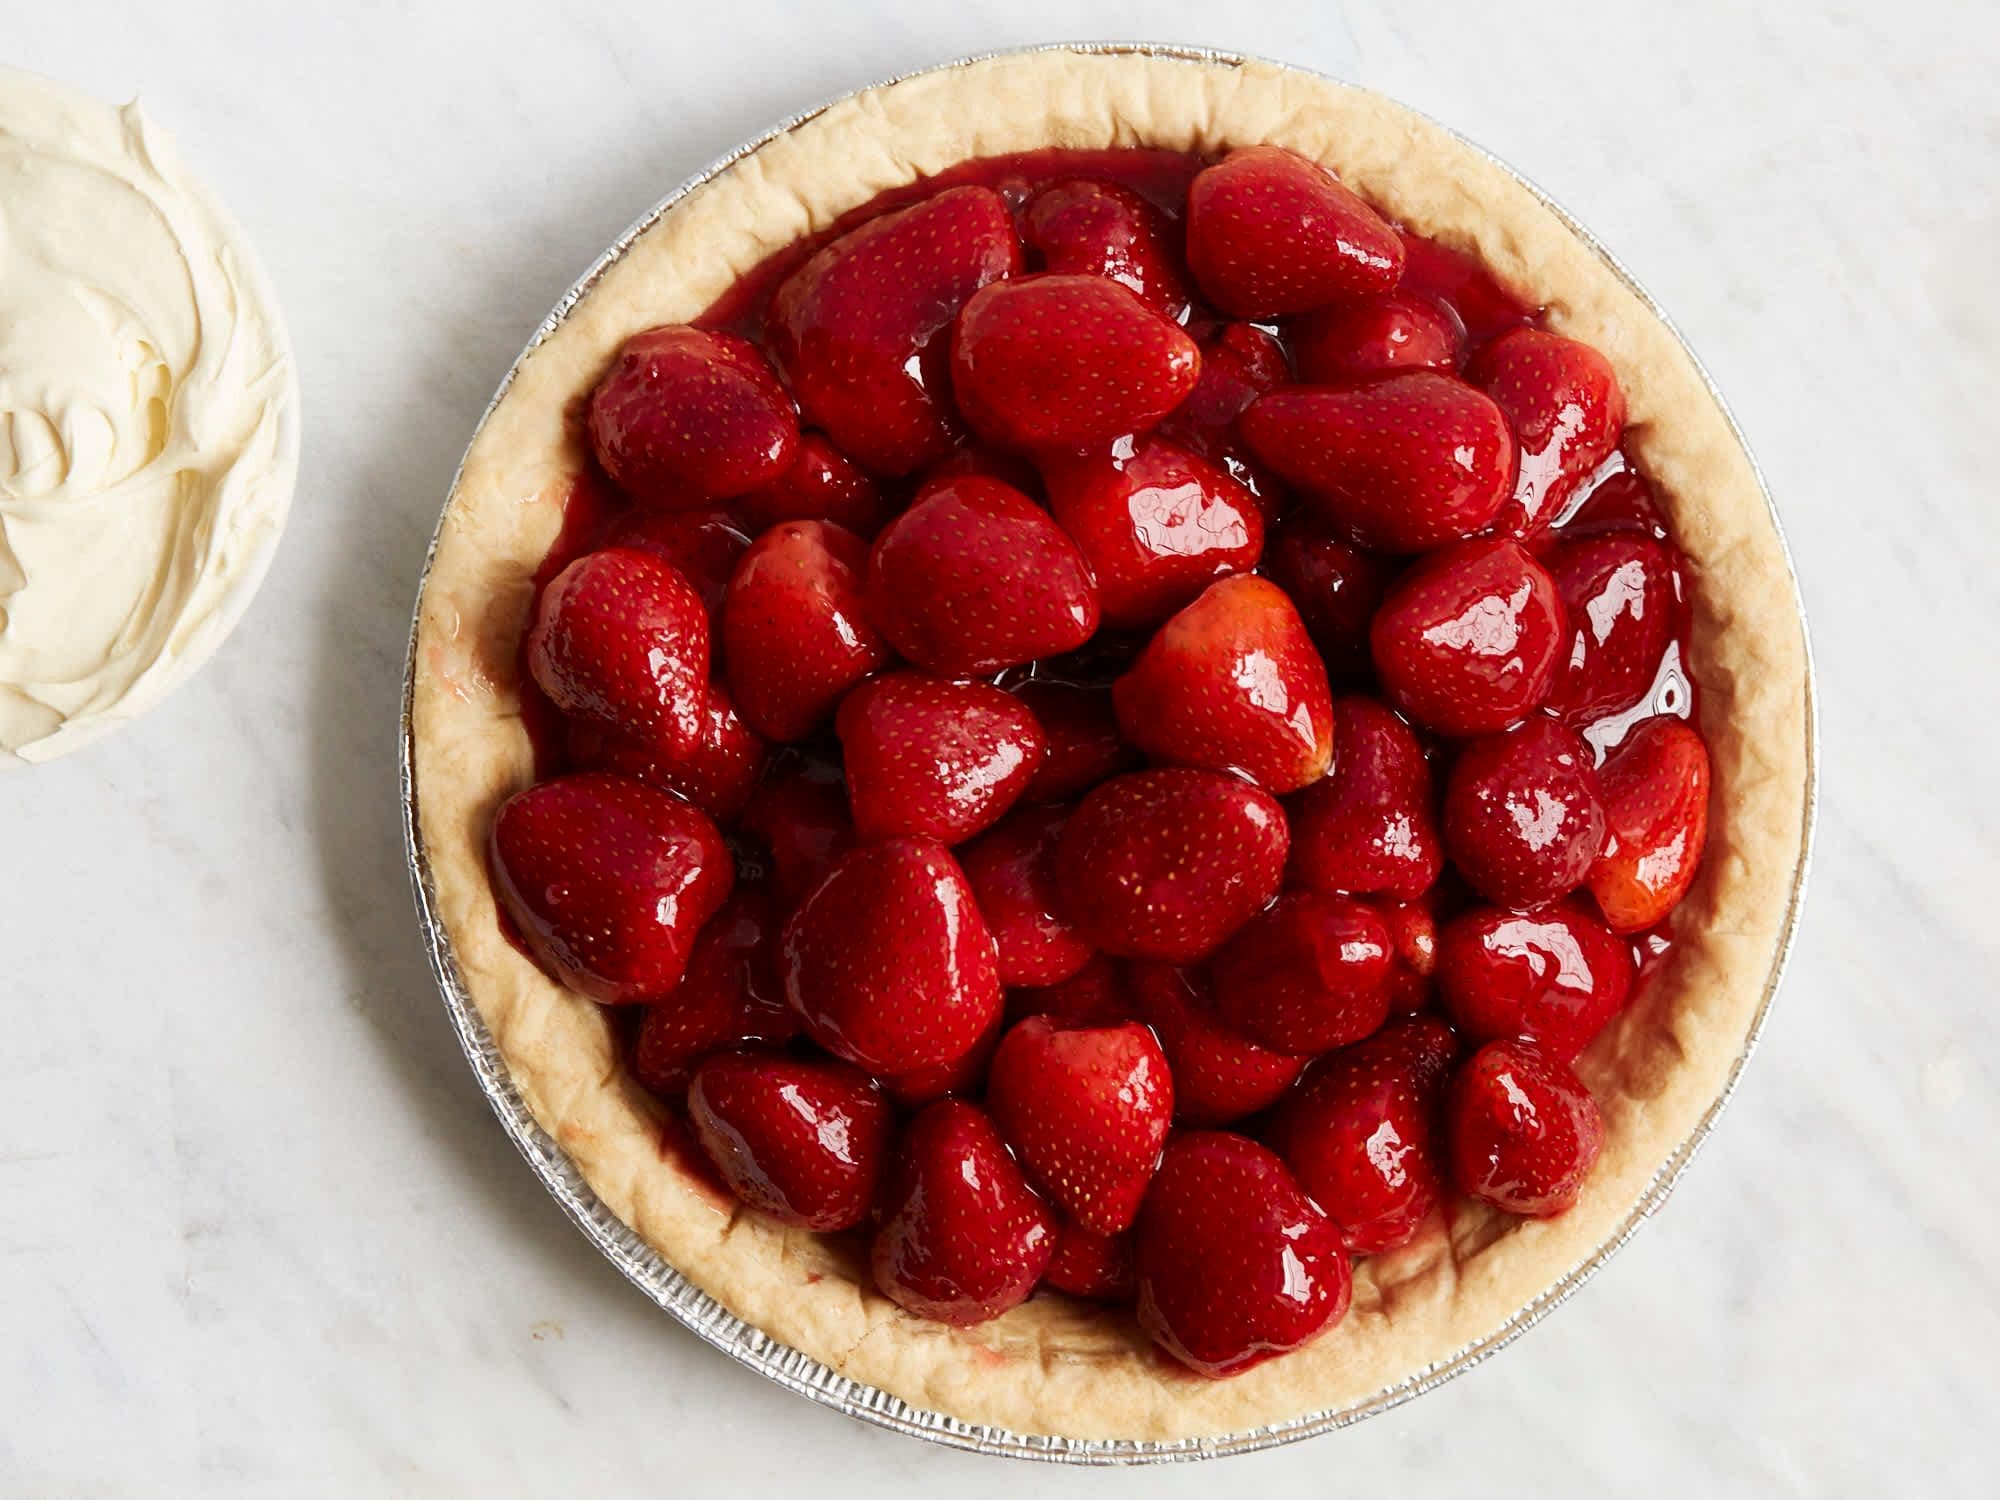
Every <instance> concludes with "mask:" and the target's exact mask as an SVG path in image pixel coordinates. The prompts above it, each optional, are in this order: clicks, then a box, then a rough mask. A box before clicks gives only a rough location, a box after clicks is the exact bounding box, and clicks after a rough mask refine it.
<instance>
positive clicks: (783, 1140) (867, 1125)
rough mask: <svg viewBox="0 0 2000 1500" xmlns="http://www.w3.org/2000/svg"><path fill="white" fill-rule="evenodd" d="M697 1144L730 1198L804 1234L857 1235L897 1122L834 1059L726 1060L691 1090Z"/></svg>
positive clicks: (704, 1070)
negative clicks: (854, 1231) (726, 1186)
mask: <svg viewBox="0 0 2000 1500" xmlns="http://www.w3.org/2000/svg"><path fill="white" fill-rule="evenodd" d="M687 1104H688V1120H689V1123H690V1124H692V1125H693V1127H694V1133H695V1139H696V1140H697V1141H698V1142H700V1144H701V1149H702V1151H703V1153H704V1154H706V1155H707V1157H708V1159H709V1161H710V1163H712V1164H713V1165H714V1167H715V1170H716V1171H717V1172H718V1173H720V1174H721V1176H722V1180H723V1181H724V1182H726V1183H728V1184H729V1187H730V1190H731V1191H732V1192H734V1193H735V1194H736V1196H737V1197H739V1198H741V1199H742V1200H743V1201H744V1202H745V1203H747V1204H749V1205H750V1206H751V1207H752V1208H754V1209H756V1210H757V1211H758V1212H760V1213H762V1214H764V1215H766V1216H767V1217H769V1218H773V1219H776V1220H777V1221H778V1222H779V1223H780V1224H791V1225H794V1226H796V1227H798V1228H800V1229H813V1230H818V1231H820V1232H821V1233H829V1232H832V1231H834V1230H839V1229H852V1228H853V1227H854V1226H855V1225H856V1224H859V1223H860V1222H861V1221H862V1220H863V1219H865V1218H866V1217H867V1216H868V1210H869V1208H870V1207H871V1206H872V1205H873V1203H874V1199H875V1185H876V1182H877V1180H878V1178H879V1177H880V1176H881V1172H882V1166H883V1161H884V1159H885V1158H886V1157H887V1155H888V1151H889V1135H890V1131H891V1128H892V1127H891V1115H890V1110H889V1102H888V1100H887V1099H885V1098H883V1096H882V1090H881V1087H880V1086H879V1085H878V1084H877V1083H876V1082H875V1080H874V1079H872V1078H870V1077H869V1076H868V1075H867V1074H866V1073H863V1072H861V1071H860V1070H859V1069H857V1068H851V1067H849V1066H848V1065H847V1064H846V1063H839V1062H834V1061H832V1060H831V1059H827V1058H818V1059H814V1058H804V1057H786V1056H782V1055H778V1054H771V1053H756V1052H723V1053H718V1054H717V1055H716V1056H714V1057H711V1058H709V1059H708V1061H707V1062H705V1063H703V1064H702V1065H701V1066H700V1067H699V1068H698V1069H696V1070H695V1075H694V1081H693V1083H691V1084H690V1085H689V1086H688V1100H687Z"/></svg>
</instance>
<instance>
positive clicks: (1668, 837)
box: [1589, 718, 1709, 932]
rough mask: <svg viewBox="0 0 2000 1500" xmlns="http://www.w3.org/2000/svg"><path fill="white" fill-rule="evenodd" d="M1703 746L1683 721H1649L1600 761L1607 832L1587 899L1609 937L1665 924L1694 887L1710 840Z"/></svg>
mask: <svg viewBox="0 0 2000 1500" xmlns="http://www.w3.org/2000/svg"><path fill="white" fill-rule="evenodd" d="M1708 783H1709V762H1708V746H1707V745H1705V744H1703V743H1702V738H1701V735H1700V734H1699V733H1697V732H1696V730H1695V729H1694V728H1693V727H1692V726H1691V725H1689V724H1688V723H1687V722H1686V721H1684V720H1681V719H1669V718H1658V719H1648V720H1647V721H1646V722H1645V723H1643V724H1641V725H1640V726H1639V727H1638V728H1637V729H1635V730H1633V731H1632V735H1631V737H1630V738H1629V739H1627V740H1626V741H1625V743H1624V744H1622V745H1620V746H1618V748H1617V749H1615V750H1613V751H1612V752H1611V754H1610V755H1609V756H1608V757H1607V758H1606V759H1605V762H1604V769H1603V771H1602V773H1601V775H1600V776H1599V787H1600V790H1601V792H1602V794H1603V798H1604V814H1605V826H1606V829H1607V832H1606V836H1605V841H1604V852H1603V853H1601V854H1600V855H1598V857H1597V861H1596V863H1595V864H1593V865H1592V866H1591V867H1590V875H1589V883H1590V893H1591V894H1592V895H1593V896H1595V897H1596V898H1597V905H1598V908H1599V909H1600V910H1601V911H1603V913H1604V920H1605V921H1607V922H1609V923H1610V924H1611V930H1612V931H1613V932H1642V931H1644V930H1645V929H1646V928H1648V927H1652V926H1654V925H1655V924H1657V923H1660V922H1663V921H1665V920H1666V918H1667V915H1668V913H1670V912H1671V911H1672V910H1673V909H1674V908H1675V907H1676V906H1678V905H1680V903H1681V899H1682V897H1684V896H1686V895H1687V893H1688V888H1689V887H1690V886H1691V885H1693V884H1694V877H1695V872H1696V870H1697V869H1699V868H1700V865H1701V853H1702V849H1703V846H1704V845H1705V844H1706V843H1707V840H1708Z"/></svg>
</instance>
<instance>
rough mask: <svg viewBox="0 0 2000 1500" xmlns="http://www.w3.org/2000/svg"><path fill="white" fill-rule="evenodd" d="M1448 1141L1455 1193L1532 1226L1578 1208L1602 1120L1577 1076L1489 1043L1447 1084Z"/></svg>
mask: <svg viewBox="0 0 2000 1500" xmlns="http://www.w3.org/2000/svg"><path fill="white" fill-rule="evenodd" d="M1448 1114H1449V1125H1448V1141H1449V1150H1450V1155H1451V1169H1452V1175H1453V1177H1454V1178H1455V1179H1456V1180H1457V1182H1458V1186H1459V1189H1460V1191H1462V1192H1465V1193H1469V1194H1471V1195H1472V1196H1473V1197H1475V1198H1479V1199H1482V1200H1484V1201H1485V1202H1487V1203H1490V1204H1492V1205H1493V1206H1494V1207H1495V1208H1503V1209H1505V1210H1506V1211H1507V1212H1509V1213H1515V1214H1526V1215H1528V1216H1529V1217H1530V1218H1537V1219H1552V1218H1554V1217H1556V1216H1557V1215H1558V1214H1564V1213H1567V1212H1568V1211H1569V1210H1570V1209H1571V1208H1573V1207H1574V1206H1575V1204H1576V1200H1577V1195H1578V1194H1579V1193H1580V1192H1582V1190H1583V1182H1584V1179H1585V1178H1586V1177H1588V1176H1589V1175H1590V1169H1591V1167H1592V1166H1594V1165H1595V1164H1596V1161H1597V1155H1598V1152H1599V1151H1600V1150H1602V1149H1603V1146H1604V1117H1603V1116H1602V1115H1601V1114H1599V1113H1598V1109H1597V1103H1596V1101H1595V1100H1593V1099H1592V1098H1591V1097H1590V1090H1589V1089H1587V1088H1585V1087H1584V1086H1583V1084H1582V1082H1581V1081H1580V1080H1579V1079H1578V1078H1577V1076H1576V1074H1574V1073H1572V1072H1571V1071H1570V1070H1569V1067H1568V1066H1567V1065H1566V1064H1565V1063H1563V1062H1562V1061H1561V1060H1560V1059H1558V1058H1556V1057H1554V1056H1553V1055H1551V1054H1550V1053H1549V1052H1548V1051H1547V1050H1546V1049H1544V1048H1543V1047H1541V1046H1540V1045H1538V1044H1537V1043H1534V1042H1530V1041H1524V1040H1522V1039H1520V1038H1509V1039H1507V1040H1504V1041H1497V1042H1488V1043H1487V1044H1486V1045H1485V1046H1483V1047H1481V1048H1480V1049H1479V1050H1478V1051H1477V1052H1475V1053H1473V1055H1472V1057H1471V1058H1470V1060H1468V1061H1467V1062H1466V1063H1465V1064H1464V1065H1463V1066H1462V1067H1461V1068H1460V1069H1459V1070H1458V1074H1457V1076H1456V1077H1455V1078H1453V1080H1452V1083H1451V1091H1450V1095H1449V1110H1448Z"/></svg>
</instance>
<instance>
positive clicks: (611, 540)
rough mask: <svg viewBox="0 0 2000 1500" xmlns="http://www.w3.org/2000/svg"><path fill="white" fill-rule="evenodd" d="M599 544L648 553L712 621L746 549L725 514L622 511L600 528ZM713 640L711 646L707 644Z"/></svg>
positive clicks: (737, 529)
mask: <svg viewBox="0 0 2000 1500" xmlns="http://www.w3.org/2000/svg"><path fill="white" fill-rule="evenodd" d="M599 544H600V545H601V546H604V547H626V548H630V549H631V550H632V551H634V552H650V553H652V554H653V555H654V556H655V557H657V558H659V559H660V560H661V561H662V562H666V563H669V564H671V565H672V566H673V567H674V568H676V569H677V570H678V571H679V572H680V575H681V577H683V578H685V579H686V580H687V581H688V583H689V584H690V585H691V586H692V587H693V589H694V591H695V592H696V593H697V594H699V595H701V602H702V606H703V607H704V608H705V609H707V611H708V613H709V615H710V617H711V618H712V617H713V616H714V614H715V612H716V611H717V610H718V609H720V608H721V607H722V591H723V589H725V588H726V587H728V585H729V575H730V574H731V573H733V572H735V571H736V560H737V559H738V558H740V557H741V556H742V555H743V549H744V548H745V547H748V546H749V545H750V538H749V537H748V536H746V535H744V533H743V530H742V528H740V527H739V526H738V525H737V524H736V520H735V518H734V517H733V516H732V515H730V513H729V512H728V511H726V510H641V509H639V508H637V507H634V508H633V509H630V510H624V511H620V512H619V513H618V514H617V515H616V516H614V517H612V519H611V522H610V524H609V525H607V526H606V527H605V528H604V532H603V535H602V537H601V538H600V541H599ZM712 644H713V642H711V645H712Z"/></svg>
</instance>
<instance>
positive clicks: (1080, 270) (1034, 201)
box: [1021, 177, 1188, 322]
mask: <svg viewBox="0 0 2000 1500" xmlns="http://www.w3.org/2000/svg"><path fill="white" fill-rule="evenodd" d="M1021 238H1022V239H1023V240H1025V241H1026V242H1027V246H1028V248H1029V249H1030V250H1031V251H1034V252H1036V253H1037V254H1039V255H1040V256H1041V264H1042V269H1044V270H1047V271H1057V272H1061V273H1062V274H1064V275H1074V276H1105V277H1109V278H1110V279H1111V280H1113V281H1115V282H1117V283H1118V284H1119V285H1121V286H1123V287H1125V288H1126V289H1127V290H1129V291H1131V292H1132V293H1134V294H1135V295H1136V296H1138V297H1139V298H1141V299H1142V300H1143V301H1145V302H1146V303H1147V304H1148V305H1149V306H1151V307H1152V308H1154V309H1155V310H1156V311H1158V312H1160V313H1161V314H1163V315H1164V316H1166V317H1168V318H1170V319H1172V320H1173V321H1175V322H1179V321H1180V320H1181V318H1182V317H1183V316H1185V315H1186V313H1187V310H1188V292H1187V282H1186V281H1185V279H1184V278H1183V277H1182V275H1181V271H1180V265H1179V260H1180V250H1179V246H1178V244H1177V243H1176V241H1177V240H1178V238H1179V237H1178V235H1176V234H1175V232H1174V226H1173V224H1172V222H1171V221H1170V220H1169V219H1168V218H1167V216H1166V215H1165V214H1163V213H1161V212H1160V210H1159V209H1157V208H1155V207H1154V206H1153V205H1152V204H1150V203H1148V202H1147V201H1146V200H1145V199H1144V198H1142V197H1140V196H1139V195H1138V194H1137V193H1135V192H1133V191H1132V189H1130V188H1128V187H1124V186H1122V185H1120V184H1118V183H1115V182H1100V181H1096V180H1094V179H1092V178H1088V177H1071V178H1068V179H1066V180H1064V181H1062V182H1052V183H1050V184H1049V185H1048V186H1047V187H1045V188H1042V189H1041V190H1039V191H1038V192H1037V193H1036V194H1035V195H1034V196H1033V197H1032V198H1030V199H1029V200H1028V202H1027V205H1026V207H1025V208H1024V210H1023V211H1022V214H1021Z"/></svg>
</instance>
